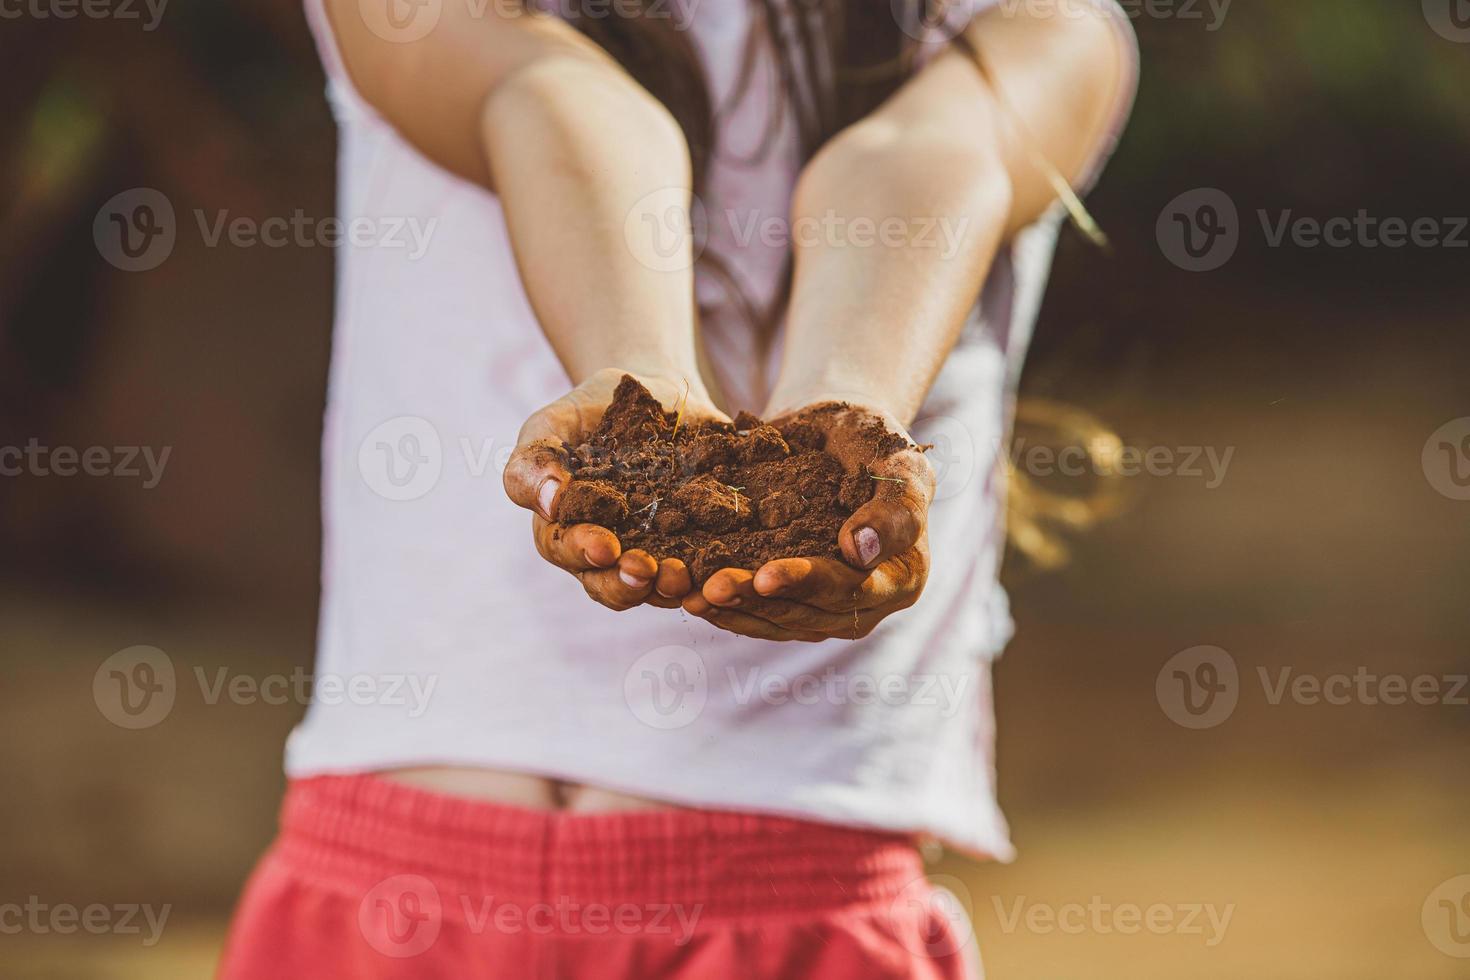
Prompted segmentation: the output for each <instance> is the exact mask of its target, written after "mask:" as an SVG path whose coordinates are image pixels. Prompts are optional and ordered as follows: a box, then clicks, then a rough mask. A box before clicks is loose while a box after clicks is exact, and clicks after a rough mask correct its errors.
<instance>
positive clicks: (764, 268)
mask: <svg viewBox="0 0 1470 980" xmlns="http://www.w3.org/2000/svg"><path fill="white" fill-rule="evenodd" d="M981 5H982V6H983V5H984V4H983V3H982V4H981ZM306 6H307V11H308V16H309V19H310V20H311V23H312V28H313V31H314V33H315V35H316V38H317V42H318V47H319V50H320V51H321V54H322V58H323V61H324V63H325V65H326V68H327V72H328V76H329V80H330V84H329V89H328V94H329V98H330V100H331V104H332V107H333V110H334V113H335V116H336V118H337V122H338V125H339V128H340V150H339V159H338V171H339V173H338V180H339V211H340V217H341V218H342V219H343V220H344V221H345V222H348V223H349V224H348V227H349V228H351V227H352V224H351V222H354V221H355V222H358V227H359V228H360V229H363V231H362V233H361V234H360V235H359V236H357V238H356V240H355V241H354V240H353V239H352V236H349V241H348V242H347V243H346V244H344V245H343V246H342V248H341V250H340V252H339V259H338V282H337V311H336V326H335V333H334V340H333V351H332V366H331V374H330V379H329V386H328V401H327V410H326V420H325V432H324V439H323V449H322V478H323V520H324V530H325V540H324V552H323V556H322V606H321V619H320V627H319V644H318V654H317V665H316V685H315V692H314V695H313V702H312V705H311V707H310V709H309V711H308V712H307V716H306V718H305V720H304V721H303V722H302V724H301V725H300V726H299V727H298V728H297V729H296V730H295V731H294V732H293V733H292V735H291V738H290V740H289V742H288V745H287V753H286V768H287V772H288V774H289V775H291V776H293V777H302V776H310V775H314V774H320V773H342V772H360V771H373V770H381V769H385V768H395V767H402V766H423V765H465V766H481V767H491V768H496V769H506V770H514V771H523V772H528V773H534V774H540V775H544V776H549V777H554V778H558V779H564V780H572V781H576V782H582V783H589V784H593V785H600V786H605V787H609V788H613V789H617V790H621V791H625V792H628V793H634V794H638V795H641V796H647V797H653V798H658V799H663V800H667V801H670V802H673V803H677V804H685V805H690V806H702V807H712V808H723V809H736V810H754V811H760V812H766V813H775V814H784V815H790V816H796V817H804V818H808V819H813V820H820V821H826V822H831V823H839V824H846V825H853V826H863V827H872V828H880V829H889V830H902V831H913V832H919V833H930V834H933V835H936V836H938V837H940V838H942V839H944V840H946V841H948V842H950V843H951V844H953V845H955V846H958V847H960V848H962V849H964V850H966V851H969V852H971V853H975V854H983V855H990V856H993V857H997V858H1000V859H1007V858H1008V857H1009V856H1010V853H1011V847H1010V843H1009V841H1008V837H1007V832H1006V826H1005V822H1004V820H1003V818H1002V817H1001V814H1000V812H999V809H998V808H997V806H996V802H995V782H994V770H993V765H992V757H991V747H992V743H993V721H992V712H991V702H990V696H991V689H990V661H991V660H992V659H993V658H994V657H995V656H996V655H997V654H998V653H999V651H1000V650H1001V648H1002V646H1003V645H1004V643H1005V642H1006V640H1007V638H1008V636H1009V634H1010V631H1011V622H1010V618H1009V615H1008V612H1007V604H1006V598H1005V594H1004V592H1003V591H1002V590H1001V588H1000V585H999V584H998V582H997V572H998V568H999V564H1000V559H1001V554H1002V550H1003V544H1004V540H1003V515H1004V487H1005V472H1004V465H1003V463H1004V461H1003V456H1002V452H1001V447H1002V446H1004V445H1005V443H1006V441H1007V436H1008V426H1009V417H1010V409H1011V404H1012V400H1013V396H1014V392H1015V386H1016V381H1017V378H1018V375H1019V373H1020V368H1021V360H1022V357H1023V355H1024V351H1025V347H1026V344H1027V341H1028V339H1029V335H1030V332H1031V328H1032V325H1033V323H1034V321H1035V316H1036V311H1037V306H1038V304H1039V302H1040V299H1041V293H1042V289H1043V286H1044V283H1045V279H1046V275H1047V271H1048V268H1049V264H1050V260H1051V253H1052V249H1053V244H1054V240H1055V234H1056V228H1057V224H1058V220H1059V218H1058V215H1057V214H1056V213H1053V214H1050V215H1048V216H1047V218H1046V219H1044V220H1043V221H1041V222H1039V223H1038V224H1037V225H1035V226H1033V227H1032V228H1030V229H1027V230H1026V231H1024V232H1022V233H1021V234H1020V235H1019V236H1018V237H1017V238H1016V240H1015V242H1014V243H1013V244H1012V245H1011V246H1010V247H1009V248H1008V249H1006V250H1005V251H1004V252H1003V253H1002V254H1001V256H1000V257H999V258H998V260H997V261H996V264H995V267H994V270H993V272H992V274H991V276H990V279H989V281H988V283H987V284H986V286H985V290H984V293H983V294H982V296H981V298H980V302H979V304H978V306H977V309H976V311H975V313H974V314H973V315H972V317H971V319H970V322H969V324H968V325H967V327H966V328H965V331H964V335H963V337H962V338H961V340H960V343H959V345H958V347H957V348H956V349H955V351H954V352H953V353H952V354H951V356H950V357H949V359H948V361H947V362H946V363H945V365H944V368H943V370H942V372H941V373H940V376H939V378H938V380H937V381H936V383H935V384H934V387H933V389H932V391H931V393H930V395H929V398H928V400H927V401H926V403H925V405H924V407H923V409H922V411H921V412H920V413H919V421H918V422H917V423H916V425H915V426H914V427H913V435H914V437H915V438H916V439H917V440H919V441H920V442H927V443H934V444H935V445H936V449H935V450H934V451H933V452H932V454H931V461H932V462H933V463H934V464H935V469H936V473H937V475H938V494H937V497H936V499H935V502H934V505H933V508H932V510H931V513H930V541H931V549H932V553H933V557H932V570H931V574H930V576H929V583H928V586H927V588H926V589H925V591H924V594H923V596H922V598H921V599H920V600H919V602H918V603H917V604H916V605H914V606H913V607H912V608H910V609H907V610H905V611H902V612H900V613H897V614H895V615H893V616H891V617H889V618H888V619H886V620H884V621H883V623H882V624H880V625H879V627H878V628H877V629H876V630H874V631H873V633H872V634H871V635H870V636H868V637H866V638H865V639H863V640H859V641H855V642H854V641H846V640H829V641H827V642H824V643H818V644H807V643H783V644H777V643H770V642H766V641H762V640H752V639H748V638H744V637H740V636H736V635H734V634H731V633H727V632H723V631H720V630H717V629H715V628H713V627H711V626H709V625H708V624H706V623H704V622H703V621H702V620H698V619H695V618H692V617H688V616H686V615H685V614H684V613H682V612H681V611H674V610H665V609H658V608H652V607H646V608H638V609H633V610H630V611H628V612H624V613H616V612H612V611H611V610H608V609H605V608H603V607H601V606H598V605H596V604H595V603H593V602H592V600H590V599H588V598H587V597H586V595H585V594H584V593H583V591H582V588H581V586H580V585H579V584H578V583H577V581H576V580H575V579H574V578H572V577H571V576H570V575H567V574H566V573H565V572H562V571H560V570H559V569H557V568H554V567H553V566H551V565H549V564H548V563H546V562H545V561H544V560H543V559H542V558H541V557H540V556H539V555H538V554H537V553H536V550H535V548H534V547H533V545H532V542H531V531H530V524H531V518H530V514H529V513H528V512H527V511H524V510H521V509H519V508H517V507H515V506H514V505H513V504H511V502H510V501H509V500H508V499H507V498H506V496H505V493H504V492H503V490H502V489H501V470H502V469H503V467H504V465H505V461H506V459H507V457H508V456H509V453H510V451H511V449H512V447H513V446H514V445H515V439H516V433H517V431H518V430H519V428H520V425H521V423H522V422H524V421H525V419H526V417H527V416H528V415H530V414H531V412H533V411H535V410H536V409H537V408H539V407H541V406H542V405H544V404H545V403H547V402H549V401H551V400H552V399H554V398H556V397H558V396H560V395H561V394H564V393H565V392H566V390H567V388H568V387H569V382H568V380H567V377H566V375H565V373H564V372H563V370H562V369H561V367H560V365H559V364H558V362H557V360H556V358H555V357H554V356H553V354H552V351H551V348H550V346H549V345H548V344H547V342H546V340H545V338H544V337H543V335H542V333H541V330H540V329H539V327H538V325H537V322H536V319H535V317H534V315H533V314H532V311H531V308H530V305H529V303H528V301H527V298H526V296H525V293H524V291H523V288H522V285H521V283H520V280H519V278H518V276H517V273H516V268H515V263H514V261H513V258H512V255H511V247H510V242H509V240H508V238H507V233H506V227H505V222H504V219H503V215H502V211H501V207H500V203H499V201H498V200H497V198H496V197H495V196H494V195H493V194H491V193H489V192H487V191H486V190H484V189H482V188H480V187H478V186H475V185H472V184H470V183H468V182H466V181H463V180H461V179H459V178H457V177H455V176H452V175H451V174H449V173H447V172H446V171H444V170H442V169H440V168H439V167H437V166H436V165H434V164H433V163H431V162H429V161H428V160H426V159H425V158H424V157H423V156H421V155H420V154H419V153H418V152H417V151H415V150H414V149H413V148H412V147H410V146H409V145H408V144H407V143H406V142H405V141H404V140H403V139H402V138H400V137H399V135H398V134H397V133H396V132H395V131H394V130H393V128H391V126H390V125H388V124H387V123H386V122H385V121H384V120H383V119H382V118H381V117H379V116H378V115H377V114H376V112H375V111H374V110H373V109H372V108H371V107H370V106H369V105H368V104H367V103H366V102H365V101H364V100H363V98H362V97H361V96H360V95H359V94H358V93H357V92H356V91H355V90H354V89H353V87H352V84H351V82H350V80H349V78H348V76H347V74H346V72H345V71H344V70H343V67H342V62H341V59H340V56H339V54H338V52H337V50H336V48H335V45H334V43H333V39H332V35H331V31H330V28H329V26H328V23H327V19H326V16H325V13H324V10H323V8H322V7H321V0H306ZM692 7H693V19H692V30H693V32H694V34H693V36H694V38H695V41H696V43H697V46H698V47H699V49H700V52H701V56H702V57H703V59H704V62H705V66H706V70H707V73H708V75H709V79H710V85H711V91H712V94H713V96H714V98H715V103H716V105H724V104H725V102H726V100H727V98H728V96H729V94H730V92H731V91H732V89H733V87H734V85H735V82H736V75H737V73H738V68H739V63H740V58H741V55H742V53H743V52H744V49H745V44H746V37H747V32H748V31H749V29H750V12H749V11H750V5H748V4H746V3H741V2H729V0H718V2H706V3H699V4H694V5H692ZM1123 23H1126V22H1123ZM770 70H771V64H770V58H769V54H767V55H766V56H765V57H764V58H763V60H762V64H761V67H760V68H759V69H758V70H757V72H756V79H755V82H754V83H753V85H752V86H751V87H750V89H749V90H748V92H747V95H746V97H745V98H743V99H742V100H741V103H740V104H739V105H738V106H736V107H733V108H731V109H729V110H727V111H726V113H725V114H724V115H723V117H722V128H721V130H720V133H719V145H720V147H721V153H720V155H719V156H718V157H717V158H716V159H715V161H713V163H712V170H711V174H710V178H709V187H708V192H707V193H706V194H705V195H704V201H705V204H706V207H707V213H708V215H709V216H710V221H709V228H710V238H709V245H708V247H709V248H710V249H711V250H713V251H715V252H716V253H717V254H719V255H720V256H721V257H722V258H723V259H724V260H725V262H726V264H727V265H729V266H730V267H731V268H732V270H733V272H734V274H735V275H736V277H737V278H738V279H740V281H741V282H742V284H743V286H744V287H745V288H746V289H747V291H748V292H749V293H750V294H751V295H753V296H755V297H756V298H758V299H761V298H765V297H769V295H770V294H771V293H772V292H773V291H774V290H775V288H776V285H777V282H778V280H779V277H780V273H781V268H782V262H783V260H784V254H785V251H784V246H774V247H773V246H767V245H763V244H762V243H761V242H762V238H761V236H760V235H756V236H754V237H753V238H750V237H749V236H748V232H749V229H750V227H751V225H750V222H749V219H750V218H751V216H752V215H753V216H755V217H757V218H770V217H772V216H776V217H784V216H785V215H786V214H788V207H787V204H788V202H789V198H790V194H791V189H792V186H793V184H794V181H795V176H796V170H797V150H796V138H795V133H794V130H793V129H792V126H791V123H790V117H789V113H788V114H787V121H786V123H785V124H784V125H783V127H782V129H781V131H780V132H779V138H778V139H777V141H776V146H775V150H774V152H772V153H770V154H769V155H767V156H766V157H765V158H764V160H763V161H762V162H760V163H758V164H750V163H748V162H742V161H744V160H745V159H746V158H748V157H749V156H750V155H752V153H753V152H754V150H755V147H756V145H757V144H758V142H759V140H760V137H761V135H762V134H763V133H764V132H765V130H766V125H767V119H766V116H765V113H766V112H767V111H768V107H769V106H770V105H771V100H770V99H769V97H768V94H769V90H768V86H769V85H770V84H771V83H772V79H771V75H770ZM1123 108H1126V107H1120V118H1121V115H1122V110H1123ZM395 229H396V232H395ZM398 242H401V243H402V244H401V245H398V244H395V243H398ZM742 242H745V243H746V244H743V245H742ZM569 274H570V273H569ZM698 289H699V297H700V301H701V306H702V307H703V308H704V309H703V311H702V326H703V328H704V329H705V331H706V335H707V342H708V344H709V346H710V348H711V353H712V355H713V357H714V360H716V362H721V361H723V362H724V363H727V364H750V363H751V357H752V356H753V355H752V354H751V352H752V351H753V350H754V346H753V342H752V339H751V336H750V327H749V325H748V324H747V323H746V321H745V320H744V318H743V317H741V316H740V315H738V313H737V312H736V311H735V309H734V306H733V304H732V303H731V302H730V298H729V296H728V295H727V293H726V289H725V287H724V286H723V285H721V284H720V283H718V282H715V281H712V280H704V279H702V278H701V280H700V281H699V283H698ZM720 380H721V382H722V385H723V387H724V389H725V390H726V391H727V392H728V393H730V394H731V396H732V398H733V399H734V400H735V401H736V402H737V403H738V404H736V405H735V406H734V407H735V408H749V409H751V410H753V411H759V409H760V408H761V407H762V406H761V401H760V399H761V395H762V393H763V392H762V389H763V387H764V386H765V385H766V384H769V382H770V380H771V378H770V365H765V366H764V367H763V368H761V369H759V370H750V371H747V372H744V373H742V374H739V375H732V376H726V377H722V378H721V379H720Z"/></svg>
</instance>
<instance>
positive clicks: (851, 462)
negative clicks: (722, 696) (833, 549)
mask: <svg viewBox="0 0 1470 980" xmlns="http://www.w3.org/2000/svg"><path fill="white" fill-rule="evenodd" d="M796 419H799V420H800V421H802V422H805V423H807V424H810V425H813V426H815V427H816V428H818V429H819V430H821V432H822V435H823V436H824V442H823V444H824V447H825V448H826V450H827V452H829V453H831V454H832V455H834V456H836V457H837V458H838V460H839V461H840V462H841V463H842V466H843V468H844V470H845V471H846V472H848V473H854V472H860V471H866V472H868V473H870V474H871V475H872V476H873V477H874V479H875V482H876V484H877V486H876V488H875V490H874V493H873V497H872V499H871V500H869V501H868V502H867V503H865V504H863V505H862V506H861V507H859V508H858V509H857V510H856V511H854V512H853V514H852V516H851V517H849V518H848V519H847V521H846V522H845V523H844V524H843V525H842V529H841V530H840V531H839V532H838V536H837V540H838V547H839V548H840V549H841V551H842V556H843V561H840V562H839V561H834V560H832V559H829V558H780V559H776V560H773V561H769V562H767V563H766V564H764V565H762V566H761V568H760V569H759V570H758V571H755V572H751V571H749V570H747V569H743V568H726V569H722V570H720V571H718V572H716V573H715V574H714V575H712V576H710V578H709V579H708V580H707V581H706V582H705V583H704V587H703V588H702V589H701V590H700V591H698V592H691V593H690V594H689V595H688V596H687V597H686V598H685V599H684V602H683V606H684V609H685V610H686V611H687V612H689V613H690V614H691V615H695V616H699V617H700V618H702V619H705V620H708V621H709V622H711V623H713V624H715V625H716V626H719V627H720V628H722V629H726V630H730V631H731V632H734V633H740V634H743V635H746V636H752V637H757V638H760V639H767V640H804V641H809V642H817V641H821V640H827V639H834V638H841V639H849V640H852V639H858V638H860V637H863V636H867V635H868V634H869V633H871V632H872V631H873V628H874V627H876V626H877V625H878V623H880V622H882V621H883V620H884V619H885V618H887V617H888V616H889V615H891V614H892V613H895V612H898V611H899V610H901V609H907V608H908V607H909V606H911V605H913V604H914V603H915V602H917V601H918V599H919V595H920V594H921V593H922V592H923V589H924V583H925V582H926V580H927V579H928V575H929V539H928V531H927V523H928V514H929V504H930V503H931V502H932V501H933V499H934V471H933V469H932V468H931V467H930V466H929V462H928V460H927V459H925V458H924V453H923V451H922V450H921V449H919V448H918V447H916V446H914V445H913V440H912V439H909V438H908V433H907V430H906V429H905V428H904V426H903V425H902V424H901V423H900V422H899V421H898V419H896V418H895V417H894V416H893V415H892V414H890V413H888V412H885V411H883V410H882V409H878V408H870V407H862V406H858V405H854V404H852V403H850V402H849V403H846V404H845V405H844V406H843V407H841V408H840V409H837V410H834V406H833V404H832V403H831V402H819V403H815V404H811V405H808V406H806V407H804V408H801V409H798V410H797V411H795V412H790V413H786V414H785V415H782V416H780V417H778V418H777V419H776V420H775V424H776V425H778V426H780V425H784V424H785V422H786V421H787V420H796ZM875 421H876V422H879V423H881V424H882V426H884V427H885V428H886V429H887V430H888V431H889V432H893V433H897V434H899V435H902V436H904V438H905V439H907V441H908V443H909V446H910V448H908V449H905V450H902V451H900V452H896V453H893V454H892V455H889V456H886V457H884V458H881V459H878V460H874V459H872V458H871V457H870V456H869V455H868V454H869V453H870V451H871V441H870V440H868V439H864V438H862V437H861V432H862V430H863V429H864V428H865V427H870V426H871V425H872V423H873V422H875Z"/></svg>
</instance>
